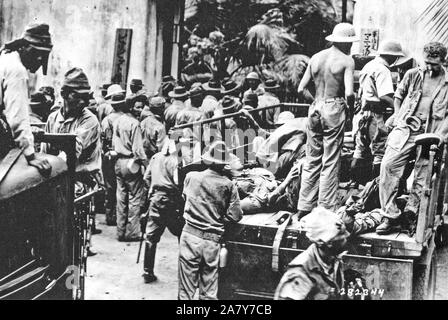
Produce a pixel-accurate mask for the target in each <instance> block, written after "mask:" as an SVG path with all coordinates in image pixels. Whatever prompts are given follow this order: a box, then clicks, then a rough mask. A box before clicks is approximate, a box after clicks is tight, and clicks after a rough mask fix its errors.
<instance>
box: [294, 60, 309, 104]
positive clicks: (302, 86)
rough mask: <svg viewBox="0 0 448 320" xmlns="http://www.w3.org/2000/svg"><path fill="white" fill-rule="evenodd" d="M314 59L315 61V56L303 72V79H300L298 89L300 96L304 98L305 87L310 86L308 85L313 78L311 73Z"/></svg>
mask: <svg viewBox="0 0 448 320" xmlns="http://www.w3.org/2000/svg"><path fill="white" fill-rule="evenodd" d="M312 61H313V58H311V59H310V61H309V63H308V67H307V68H306V70H305V73H304V74H303V77H302V80H301V81H300V84H299V87H298V89H297V93H298V95H299V98H302V97H303V96H304V91H305V88H306V87H308V85H309V84H310V81H311V80H312V78H313V76H312V74H311V63H312Z"/></svg>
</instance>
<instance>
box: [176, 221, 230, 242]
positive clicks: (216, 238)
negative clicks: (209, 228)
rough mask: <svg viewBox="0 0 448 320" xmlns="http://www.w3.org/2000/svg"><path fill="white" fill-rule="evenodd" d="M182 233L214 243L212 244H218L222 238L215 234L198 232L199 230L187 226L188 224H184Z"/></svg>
mask: <svg viewBox="0 0 448 320" xmlns="http://www.w3.org/2000/svg"><path fill="white" fill-rule="evenodd" d="M183 231H184V232H187V233H189V234H192V235H194V236H196V237H199V238H201V239H204V240H211V241H214V242H217V243H219V242H220V241H221V238H222V236H221V235H219V234H217V233H213V232H206V231H202V230H199V229H197V228H195V227H193V226H191V225H189V224H188V223H186V224H185V226H184V229H183Z"/></svg>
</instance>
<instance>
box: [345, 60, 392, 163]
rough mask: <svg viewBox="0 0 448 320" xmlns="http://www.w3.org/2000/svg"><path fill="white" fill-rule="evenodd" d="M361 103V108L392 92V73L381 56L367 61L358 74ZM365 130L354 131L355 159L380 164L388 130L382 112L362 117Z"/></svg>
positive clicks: (378, 102)
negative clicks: (371, 160) (369, 116)
mask: <svg viewBox="0 0 448 320" xmlns="http://www.w3.org/2000/svg"><path fill="white" fill-rule="evenodd" d="M359 84H360V92H361V96H360V98H361V104H362V107H363V109H364V108H365V107H366V106H367V107H368V106H369V103H371V104H372V103H373V104H377V105H378V104H380V103H381V101H380V97H382V96H386V95H390V94H393V93H394V86H393V82H392V74H391V72H390V70H389V64H388V63H387V62H386V61H385V60H384V59H383V58H381V57H377V58H375V59H374V60H372V61H370V62H369V63H367V64H366V65H365V66H364V68H363V69H362V70H361V73H360V76H359ZM365 121H367V123H365V125H364V126H363V127H365V128H366V129H365V131H364V130H363V131H361V130H358V131H357V132H356V137H355V142H356V147H355V153H354V155H353V157H354V158H355V159H371V158H372V157H373V164H380V163H381V160H382V159H383V156H384V152H385V150H386V140H387V136H388V131H387V129H386V125H385V124H384V112H383V113H378V112H373V116H372V118H371V119H363V120H361V122H365Z"/></svg>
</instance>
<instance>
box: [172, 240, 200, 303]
mask: <svg viewBox="0 0 448 320" xmlns="http://www.w3.org/2000/svg"><path fill="white" fill-rule="evenodd" d="M203 241H204V240H202V239H201V238H198V237H196V236H194V235H192V234H189V233H188V232H185V231H184V232H182V235H181V236H180V243H179V295H178V298H179V300H193V297H194V294H195V292H196V290H197V288H198V282H199V264H200V262H201V259H202V254H201V252H202V243H203Z"/></svg>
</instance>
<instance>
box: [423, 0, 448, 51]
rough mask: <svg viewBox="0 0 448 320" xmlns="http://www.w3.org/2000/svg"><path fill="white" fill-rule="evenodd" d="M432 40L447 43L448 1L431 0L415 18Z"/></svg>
mask: <svg viewBox="0 0 448 320" xmlns="http://www.w3.org/2000/svg"><path fill="white" fill-rule="evenodd" d="M416 22H421V23H423V24H424V28H425V31H426V32H427V33H428V36H429V37H430V38H431V40H432V41H440V42H442V43H445V44H447V43H448V1H446V0H433V1H432V2H431V4H430V5H429V6H428V7H427V8H426V9H425V10H424V11H423V12H422V14H421V15H420V16H419V17H418V18H417V20H416Z"/></svg>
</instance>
